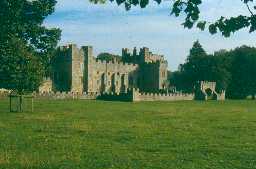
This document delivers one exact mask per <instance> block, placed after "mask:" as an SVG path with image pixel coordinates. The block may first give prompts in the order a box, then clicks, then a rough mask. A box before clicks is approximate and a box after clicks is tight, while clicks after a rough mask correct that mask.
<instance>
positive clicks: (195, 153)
mask: <svg viewBox="0 0 256 169" xmlns="http://www.w3.org/2000/svg"><path fill="white" fill-rule="evenodd" d="M5 168H6V169H29V168H33V169H60V168H61V169H78V168H85V169H128V168H131V169H208V168H209V169H235V168H244V169H247V168H256V101H226V102H214V101H210V102H196V101H187V102H147V103H125V102H103V101H82V100H80V101H46V100H44V101H43V100H41V101H38V100H37V101H36V102H35V112H34V113H29V112H24V113H9V112H8V102H7V100H0V169H5Z"/></svg>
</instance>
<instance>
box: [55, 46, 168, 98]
mask: <svg viewBox="0 0 256 169" xmlns="http://www.w3.org/2000/svg"><path fill="white" fill-rule="evenodd" d="M167 67H168V65H167V61H166V60H164V57H163V56H162V55H156V54H152V53H151V52H150V51H149V49H148V48H145V47H144V48H142V49H140V51H139V52H138V53H137V50H136V48H134V50H133V52H132V53H130V52H129V50H128V49H122V62H118V61H115V60H114V61H111V62H107V61H104V60H103V61H102V60H99V59H97V58H96V57H94V56H93V48H92V47H91V46H82V47H81V48H78V47H77V46H76V45H74V44H71V45H68V46H62V47H59V49H58V51H57V54H56V57H55V59H54V62H53V72H52V81H53V91H66V92H69V91H71V92H79V93H83V92H87V93H106V92H107V93H111V92H112V93H126V92H127V89H128V88H139V89H140V90H141V91H148V92H153V91H154V92H157V91H160V90H163V89H165V88H166V86H165V82H166V81H167Z"/></svg>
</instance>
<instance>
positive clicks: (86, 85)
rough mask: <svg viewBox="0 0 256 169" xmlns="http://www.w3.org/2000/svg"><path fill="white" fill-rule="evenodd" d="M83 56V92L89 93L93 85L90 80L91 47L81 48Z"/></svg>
mask: <svg viewBox="0 0 256 169" xmlns="http://www.w3.org/2000/svg"><path fill="white" fill-rule="evenodd" d="M82 51H83V56H84V71H83V73H84V86H83V87H84V91H86V92H91V91H92V89H93V84H92V81H90V79H91V78H92V76H93V75H92V72H93V70H92V67H91V65H92V62H93V47H92V46H82Z"/></svg>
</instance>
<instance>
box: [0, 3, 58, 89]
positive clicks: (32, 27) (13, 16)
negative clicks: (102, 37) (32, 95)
mask: <svg viewBox="0 0 256 169" xmlns="http://www.w3.org/2000/svg"><path fill="white" fill-rule="evenodd" d="M55 4H56V1H55V0H36V1H32V0H31V1H30V0H1V1H0V6H1V8H0V30H1V34H0V62H1V64H0V88H6V89H11V90H18V92H23V91H24V90H26V91H33V90H35V89H36V88H38V86H39V85H40V83H41V81H42V79H43V76H49V70H50V62H51V56H53V52H54V51H55V48H56V46H57V43H58V40H59V39H60V30H59V29H54V28H53V29H48V28H46V27H44V26H43V21H44V19H45V18H46V17H47V16H48V15H50V14H51V13H53V11H54V6H55Z"/></svg>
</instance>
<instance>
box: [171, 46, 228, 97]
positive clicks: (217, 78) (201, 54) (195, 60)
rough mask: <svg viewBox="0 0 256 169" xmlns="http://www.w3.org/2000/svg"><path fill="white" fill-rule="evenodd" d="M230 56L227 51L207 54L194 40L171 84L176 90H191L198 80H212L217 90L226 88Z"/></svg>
mask: <svg viewBox="0 0 256 169" xmlns="http://www.w3.org/2000/svg"><path fill="white" fill-rule="evenodd" d="M230 70H231V56H230V54H229V52H227V51H219V52H215V54H214V55H208V54H207V53H206V52H205V50H204V49H203V47H202V46H201V44H200V43H199V42H198V41H196V42H195V43H194V44H193V47H192V48H191V49H190V53H189V55H188V57H187V60H186V62H185V63H184V64H182V65H180V68H179V71H177V72H174V73H173V75H172V78H171V84H173V85H175V86H176V87H177V90H183V91H186V92H193V91H194V86H195V85H196V83H197V82H199V81H213V82H216V83H217V90H218V91H221V90H226V89H227V87H228V85H229V83H230V79H231V73H230Z"/></svg>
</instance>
